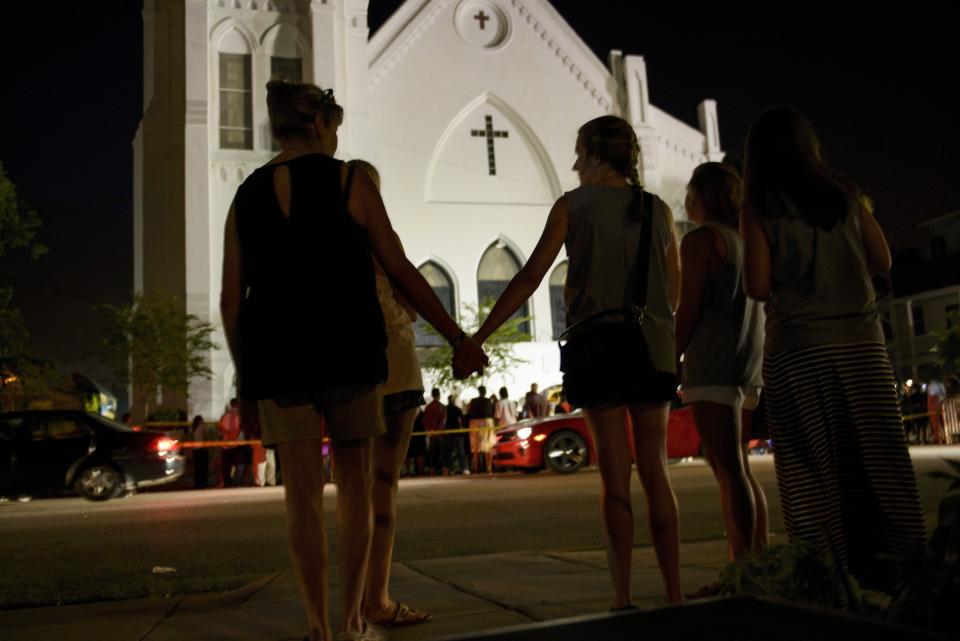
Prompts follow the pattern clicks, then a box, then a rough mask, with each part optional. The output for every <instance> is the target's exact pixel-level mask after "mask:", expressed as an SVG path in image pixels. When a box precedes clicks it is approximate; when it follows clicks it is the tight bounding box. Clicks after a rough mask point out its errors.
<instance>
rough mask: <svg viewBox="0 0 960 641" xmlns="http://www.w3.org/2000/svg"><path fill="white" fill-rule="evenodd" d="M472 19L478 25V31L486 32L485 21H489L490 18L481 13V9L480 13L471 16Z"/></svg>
mask: <svg viewBox="0 0 960 641" xmlns="http://www.w3.org/2000/svg"><path fill="white" fill-rule="evenodd" d="M473 19H474V20H476V21H478V22H479V23H480V31H486V28H487V27H486V23H487V20H490V16H488V15H487V14H485V13H484V12H483V9H481V10H480V13H478V14H477V15H475V16H473Z"/></svg>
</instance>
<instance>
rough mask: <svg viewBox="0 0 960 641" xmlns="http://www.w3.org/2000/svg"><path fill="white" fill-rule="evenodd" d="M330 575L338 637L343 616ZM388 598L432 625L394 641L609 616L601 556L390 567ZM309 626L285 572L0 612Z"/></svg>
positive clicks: (100, 623) (289, 637) (713, 573)
mask: <svg viewBox="0 0 960 641" xmlns="http://www.w3.org/2000/svg"><path fill="white" fill-rule="evenodd" d="M725 563H726V543H725V542H724V541H707V542H702V543H687V544H683V546H682V567H681V580H682V588H683V591H684V592H693V591H695V590H696V589H698V588H700V587H701V586H703V585H705V584H707V583H709V582H711V581H714V580H716V578H717V573H718V572H719V570H720V568H721V567H722V566H723V565H724V564H725ZM335 575H336V572H331V595H330V597H331V598H330V613H331V616H332V618H333V622H334V630H336V629H337V627H338V620H339V613H340V606H339V599H338V596H339V595H338V590H337V586H336V580H335V578H334V577H335ZM633 590H634V600H635V603H636V604H637V605H638V606H640V607H641V608H653V607H656V606H658V605H661V604H662V603H663V589H662V587H661V582H660V575H659V572H658V570H657V564H656V560H655V558H654V555H653V550H652V549H651V548H637V549H636V550H635V552H634V560H633ZM391 594H392V596H393V597H394V598H398V599H400V600H402V601H404V602H405V603H408V604H409V605H411V606H413V607H416V608H418V609H423V610H427V611H429V612H431V613H433V615H434V618H433V620H432V621H431V622H429V623H426V624H423V625H418V626H411V627H408V628H398V629H395V630H385V631H384V637H385V638H387V639H390V640H392V641H405V640H412V639H418V640H419V639H424V640H425V639H436V638H440V637H445V636H448V635H454V634H464V633H478V632H482V631H484V630H492V629H495V628H502V627H505V626H511V625H519V624H526V623H532V622H537V621H549V620H553V619H560V618H566V617H572V616H578V615H584V614H597V613H602V612H606V611H607V608H608V607H609V605H610V601H611V591H610V581H609V577H608V575H607V563H606V556H605V554H604V552H603V551H600V550H597V551H588V552H550V551H541V552H515V553H504V554H490V555H482V556H471V557H456V558H448V559H428V560H424V561H411V562H408V563H396V564H394V566H393V578H392V584H391ZM306 630H307V627H306V619H305V615H304V613H303V608H302V606H301V604H300V599H299V595H298V593H297V585H296V579H295V577H294V576H293V573H292V571H290V570H287V571H284V572H280V573H277V574H275V575H272V576H267V577H263V578H262V579H260V580H258V581H255V582H254V583H251V584H250V585H247V586H245V587H243V588H240V589H238V590H234V591H232V592H227V593H218V594H198V595H191V596H184V597H175V598H168V599H141V600H135V601H121V602H113V603H101V604H93V605H74V606H61V607H51V608H35V609H22V610H7V611H0V637H2V638H3V639H4V641H38V640H45V639H70V640H72V641H87V640H89V641H93V640H96V641H113V640H114V639H116V640H118V641H120V640H122V641H174V640H175V641H220V640H223V641H247V640H249V641H254V640H256V641H299V640H300V639H301V638H302V637H303V635H304V634H305V633H306Z"/></svg>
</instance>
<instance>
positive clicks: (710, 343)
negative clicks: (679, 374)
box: [683, 222, 763, 388]
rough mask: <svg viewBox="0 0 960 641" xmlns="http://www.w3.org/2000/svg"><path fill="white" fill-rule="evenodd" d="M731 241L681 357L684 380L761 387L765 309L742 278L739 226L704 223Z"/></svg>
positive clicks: (707, 284) (708, 283)
mask: <svg viewBox="0 0 960 641" xmlns="http://www.w3.org/2000/svg"><path fill="white" fill-rule="evenodd" d="M705 226H706V227H709V228H710V229H712V230H713V231H714V232H716V233H717V234H718V235H719V236H720V237H721V238H722V239H723V242H724V243H725V244H726V246H727V256H726V261H725V262H724V265H723V267H722V268H721V269H720V270H719V271H718V272H716V273H714V274H707V277H706V280H705V281H704V283H703V294H702V296H701V298H700V310H699V313H698V314H697V324H696V326H695V327H694V330H693V335H692V336H691V337H690V343H689V344H688V345H687V349H686V351H685V352H684V357H683V386H684V387H685V388H692V387H699V386H704V385H735V386H741V385H745V386H750V387H759V386H760V385H761V384H762V382H761V367H762V361H763V310H762V309H761V307H760V303H758V302H757V301H755V300H752V299H750V298H747V296H746V294H744V293H743V285H742V284H741V282H740V270H741V267H742V265H743V249H742V246H741V244H740V236H739V235H738V234H737V231H736V230H735V229H731V228H730V227H727V226H726V225H723V224H720V223H713V222H708V223H705Z"/></svg>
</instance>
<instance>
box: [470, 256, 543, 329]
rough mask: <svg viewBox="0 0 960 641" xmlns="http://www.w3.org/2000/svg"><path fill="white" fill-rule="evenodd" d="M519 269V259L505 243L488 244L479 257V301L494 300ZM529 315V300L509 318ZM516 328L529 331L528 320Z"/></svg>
mask: <svg viewBox="0 0 960 641" xmlns="http://www.w3.org/2000/svg"><path fill="white" fill-rule="evenodd" d="M518 271H520V261H518V260H517V258H516V256H514V255H513V253H512V252H511V251H510V250H509V249H507V246H506V244H504V243H503V242H497V243H494V244H493V245H491V246H490V248H489V249H487V251H486V252H484V254H483V258H481V259H480V268H479V269H478V270H477V295H478V298H479V302H480V303H481V304H483V303H484V302H485V301H496V300H497V299H498V298H500V294H502V293H503V291H504V290H505V289H506V288H507V285H508V284H509V283H510V279H512V278H513V277H514V275H516V273H517V272H518ZM529 315H530V302H529V301H524V303H523V305H522V306H521V307H520V309H518V310H517V311H516V313H515V314H514V315H513V316H512V317H511V318H522V317H525V316H529ZM518 329H519V330H520V331H521V332H525V333H527V334H529V333H530V321H524V322H523V323H521V324H520V326H519V327H518Z"/></svg>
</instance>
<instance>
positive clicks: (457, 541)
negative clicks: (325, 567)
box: [0, 447, 960, 607]
mask: <svg viewBox="0 0 960 641" xmlns="http://www.w3.org/2000/svg"><path fill="white" fill-rule="evenodd" d="M912 453H913V456H914V462H915V464H916V465H917V468H918V474H919V479H920V485H921V493H922V495H923V498H924V509H925V510H926V512H927V513H928V525H929V524H931V523H932V519H933V518H934V511H935V509H936V505H937V503H938V501H939V499H940V497H941V496H942V494H943V492H944V490H945V488H946V484H945V483H944V482H942V481H937V480H934V479H930V478H928V476H927V473H928V472H930V471H931V470H933V469H938V468H941V467H943V465H942V463H940V460H941V459H942V458H944V457H950V458H960V449H958V448H932V447H928V448H923V449H916V448H915V449H914V450H913V451H912ZM751 462H752V464H753V466H754V468H755V470H756V473H757V476H758V478H759V479H760V481H761V483H762V484H763V486H764V487H765V488H766V491H767V497H768V500H769V502H770V506H771V509H772V512H773V514H774V517H773V530H774V532H775V533H781V532H782V521H781V519H780V516H779V508H778V503H777V499H776V491H775V489H774V485H775V480H774V473H773V464H772V458H770V457H768V456H766V457H751ZM671 475H672V478H673V480H674V483H675V487H676V490H677V495H678V500H679V503H680V509H681V533H682V538H683V540H684V541H685V542H693V541H706V540H715V539H718V538H721V537H722V536H723V531H722V526H721V524H720V518H719V508H718V500H717V491H716V486H715V484H714V482H713V479H712V476H711V474H710V470H709V469H708V468H707V467H706V465H705V464H704V463H703V462H702V461H699V460H698V461H694V462H686V463H679V464H676V465H673V466H671ZM635 485H636V487H635V488H634V489H635V493H636V497H635V499H636V501H637V503H636V505H640V500H641V497H642V492H641V491H640V489H639V484H638V483H636V484H635ZM598 494H599V477H598V474H597V472H596V471H595V470H584V471H581V472H580V473H577V474H575V475H573V476H568V477H559V476H555V475H552V474H547V473H541V474H536V475H513V474H511V475H498V476H496V477H493V478H490V477H486V476H479V477H477V476H475V477H456V478H437V479H409V480H404V481H402V482H401V489H400V504H399V523H400V534H399V537H398V541H397V548H396V555H395V561H397V562H400V563H409V562H422V561H426V560H429V559H441V558H455V557H462V556H469V555H480V554H495V553H507V552H522V551H526V550H531V551H533V550H536V551H540V552H542V551H544V550H549V551H556V552H576V551H597V550H599V549H601V548H602V540H601V534H600V522H599V504H598ZM334 496H335V488H334V487H333V486H330V487H328V488H327V492H326V498H327V503H326V505H327V508H328V509H327V515H328V524H329V525H331V526H332V524H333V506H334V500H333V498H334ZM637 523H638V528H637V543H638V544H640V545H644V544H647V543H648V541H649V540H648V537H647V534H646V531H645V527H644V526H643V518H642V511H641V510H638V511H637ZM0 533H2V536H0V560H2V562H3V566H4V570H5V571H4V572H3V573H0V606H2V607H13V606H26V605H41V604H56V603H71V602H81V601H101V600H106V599H127V598H134V597H147V596H166V595H168V594H180V593H193V592H201V591H210V590H225V589H232V588H237V587H240V586H243V585H247V584H249V583H250V582H252V581H255V580H257V579H260V578H262V577H264V576H267V575H270V574H273V573H276V572H278V571H281V570H285V569H287V568H289V565H290V564H289V560H288V557H287V551H286V543H285V534H284V522H283V502H282V490H281V489H280V488H244V489H233V490H206V491H201V492H195V491H194V492H158V493H145V494H140V495H136V496H133V497H130V498H127V499H122V500H115V501H110V502H107V503H104V504H95V503H90V502H87V501H83V500H81V499H72V498H71V499H37V500H34V501H31V502H28V503H19V502H9V503H3V504H0ZM331 534H332V533H331ZM777 538H781V539H782V536H781V537H775V538H774V540H775V541H776V540H777ZM331 541H333V539H332V537H331ZM333 558H335V556H334V557H333ZM170 568H174V569H175V571H171V570H170Z"/></svg>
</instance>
